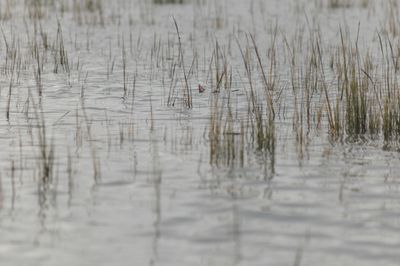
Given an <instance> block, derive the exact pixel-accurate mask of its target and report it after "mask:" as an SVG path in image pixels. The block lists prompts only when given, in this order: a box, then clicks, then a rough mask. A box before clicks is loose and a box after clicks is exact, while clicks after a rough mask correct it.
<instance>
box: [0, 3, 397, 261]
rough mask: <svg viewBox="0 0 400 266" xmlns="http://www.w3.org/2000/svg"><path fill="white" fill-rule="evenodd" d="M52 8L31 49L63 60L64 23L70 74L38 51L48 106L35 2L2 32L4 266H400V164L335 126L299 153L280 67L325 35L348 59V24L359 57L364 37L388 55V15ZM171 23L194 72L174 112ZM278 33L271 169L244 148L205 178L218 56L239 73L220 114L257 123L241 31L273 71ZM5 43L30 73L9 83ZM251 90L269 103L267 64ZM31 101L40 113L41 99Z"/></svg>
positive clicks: (259, 6) (316, 132) (291, 8)
mask: <svg viewBox="0 0 400 266" xmlns="http://www.w3.org/2000/svg"><path fill="white" fill-rule="evenodd" d="M5 2H7V1H2V2H1V5H2V10H1V12H3V16H5V15H4V14H6V13H7V12H6V10H7V6H8V5H7V3H5ZM27 2H29V1H27ZM48 2H51V1H48ZM55 2H56V3H55V5H54V6H53V5H52V4H51V3H47V2H46V1H43V6H41V7H40V8H41V10H42V12H43V14H42V17H41V19H40V20H36V22H37V24H36V29H37V32H36V36H37V37H36V38H37V39H38V42H39V43H42V44H43V35H41V34H40V28H42V31H43V32H44V34H46V35H47V38H48V42H49V45H50V46H51V47H53V46H55V45H54V44H55V43H57V38H56V36H57V29H58V26H57V19H58V20H59V23H60V27H61V28H62V34H63V40H64V45H65V50H66V52H67V56H68V61H69V66H70V72H69V73H67V72H64V71H59V72H58V73H54V71H53V70H54V64H55V63H54V54H55V53H57V51H58V52H59V50H57V48H50V49H49V50H48V51H45V50H44V49H43V47H42V46H41V47H42V48H41V51H42V52H41V54H42V55H43V58H44V59H43V61H42V63H43V65H44V67H43V73H42V84H43V96H42V97H38V96H37V89H36V88H37V86H36V83H35V78H34V75H33V72H34V70H35V67H36V66H35V61H34V60H33V59H32V58H30V57H29V55H30V48H29V47H31V42H32V40H33V39H34V37H33V36H35V31H34V24H35V23H34V22H33V21H34V20H33V19H31V18H29V15H28V10H27V4H24V1H22V0H21V1H15V2H14V1H12V3H11V4H10V5H9V6H8V8H9V9H10V12H11V17H9V18H8V19H3V20H2V21H1V27H2V29H3V32H4V34H3V36H4V38H3V39H5V40H6V41H2V42H1V44H0V45H1V46H0V56H1V58H2V59H3V60H2V61H3V62H2V63H0V64H1V69H2V74H1V76H0V81H1V98H0V99H1V101H0V109H1V112H0V125H1V127H0V139H1V141H0V147H1V148H0V162H1V163H0V171H1V187H0V188H1V190H0V234H1V236H2V237H1V238H0V262H1V264H2V265H19V266H20V265H171V266H172V265H173V266H177V265H218V266H221V265H274V266H276V265H377V264H382V265H400V254H399V252H398V249H399V248H400V233H399V229H400V219H399V217H400V201H399V196H400V190H399V189H400V186H399V185H400V182H399V179H398V177H399V175H398V173H399V170H400V167H399V163H398V162H399V159H400V154H399V153H398V152H397V151H396V150H384V149H382V146H383V144H382V141H381V140H380V139H379V138H378V139H377V140H369V139H366V140H364V141H362V142H357V143H351V142H347V141H346V140H344V141H342V142H331V141H330V140H329V137H328V136H327V127H326V125H325V124H323V125H322V126H321V127H320V128H319V129H317V128H316V127H314V128H313V129H312V130H311V132H310V133H309V135H308V138H307V139H308V140H307V144H306V145H303V146H300V147H299V144H298V142H297V141H296V134H295V131H294V129H293V113H294V111H293V109H294V105H293V102H294V100H293V95H292V88H291V85H290V69H289V67H288V65H290V64H288V63H287V62H288V61H289V60H290V59H289V58H288V54H287V52H285V39H286V41H287V42H288V43H293V42H294V43H295V42H297V41H299V37H298V36H304V38H305V39H306V38H308V37H306V36H308V33H307V32H308V31H309V28H308V27H311V26H310V25H311V24H312V25H318V27H319V28H320V32H322V37H323V38H322V45H323V47H324V49H325V51H326V53H327V56H326V58H327V59H326V60H328V59H329V55H330V54H331V53H330V52H329V51H332V49H334V48H332V47H335V46H337V45H340V31H339V29H340V26H342V27H343V28H345V29H346V31H347V32H349V36H351V37H350V38H351V40H354V41H353V42H355V40H356V37H357V31H358V23H359V22H360V27H359V29H360V33H359V39H360V49H362V50H363V51H366V50H369V49H370V50H371V53H372V54H373V55H376V54H379V49H380V48H379V41H378V39H377V35H376V32H377V31H380V30H381V29H382V28H384V27H386V25H387V10H388V8H389V7H388V6H386V5H385V4H381V3H380V2H379V3H378V2H375V1H370V3H369V4H368V5H367V6H366V7H365V6H364V5H363V4H362V3H363V1H359V2H357V1H345V2H349V3H354V4H353V5H350V6H347V5H344V6H341V7H339V8H330V7H329V5H328V4H327V3H325V2H323V1H311V2H312V3H310V2H309V1H294V0H285V1H278V0H264V1H262V0H261V1H240V0H226V1H211V0H210V1H193V2H191V1H189V2H187V3H185V4H182V5H179V4H176V5H174V4H165V5H155V4H152V3H150V1H147V0H136V1H124V0H121V1H107V0H103V1H101V2H102V4H101V8H99V7H98V6H97V4H96V3H99V2H96V1H93V3H92V4H93V6H92V4H91V3H89V4H88V2H91V1H86V3H85V1H76V3H80V2H81V4H82V5H81V8H77V6H75V7H74V5H73V2H75V1H67V0H65V1H55ZM327 2H328V1H327ZM92 9H93V10H92ZM100 10H101V12H100ZM172 16H173V17H175V19H176V20H177V23H178V25H179V31H180V34H181V37H182V46H183V50H184V57H185V64H186V71H187V72H190V71H192V73H191V74H190V77H189V84H190V88H191V90H192V96H193V108H191V109H188V108H185V107H184V106H182V104H181V101H180V99H181V97H182V95H183V94H182V91H181V88H182V87H184V79H183V76H182V73H183V72H182V69H181V67H179V66H176V71H177V73H178V74H177V77H178V78H177V79H176V80H177V81H175V85H174V87H176V88H177V92H176V95H175V96H176V98H177V100H176V105H175V106H168V105H167V100H168V94H169V90H170V84H171V64H172V63H173V62H176V58H178V57H179V48H178V47H179V45H178V40H177V35H176V31H175V26H174V23H173V19H172ZM307 21H308V22H307ZM396 23H397V22H396ZM276 25H277V33H276V36H277V37H276V38H277V41H276V50H277V55H276V57H277V60H278V61H279V62H280V63H278V65H277V71H276V73H275V74H276V76H277V86H278V88H279V89H278V90H279V91H281V95H282V96H281V97H282V98H281V101H280V102H281V104H280V106H281V108H280V111H279V112H278V114H277V118H276V132H275V136H276V148H275V154H274V156H265V154H264V152H260V151H257V149H256V148H255V147H254V146H253V145H251V144H250V141H249V142H246V143H247V144H246V145H245V150H244V160H243V163H242V165H240V164H239V163H234V164H223V163H222V164H219V165H215V164H210V139H209V135H208V132H209V128H210V115H211V114H210V106H211V105H212V100H211V99H212V97H213V94H214V93H213V92H212V88H213V86H215V83H212V82H211V80H212V79H213V78H214V77H213V75H215V73H214V72H213V71H215V69H214V68H215V53H214V52H213V51H214V48H215V44H216V42H218V45H219V46H220V48H221V51H223V52H221V54H224V56H223V57H224V58H226V61H227V62H228V64H229V66H230V67H231V73H232V89H231V93H230V94H229V93H227V92H221V93H220V94H221V99H225V101H227V99H228V95H230V102H231V108H232V110H233V116H234V117H236V118H237V119H240V118H243V119H245V117H246V115H247V109H248V101H247V96H246V95H248V91H249V88H248V80H247V78H246V74H245V71H244V67H243V61H242V58H241V54H240V50H239V48H238V44H237V41H238V42H239V43H241V44H242V45H243V47H244V46H245V44H246V35H245V34H246V33H251V34H253V36H255V37H256V39H257V43H258V45H259V49H260V52H261V53H262V56H263V58H264V57H265V58H266V56H267V54H268V48H269V47H271V45H270V44H271V40H272V38H273V36H274V29H275V26H276ZM307 25H308V26H307ZM296 36H297V37H296ZM13 40H14V41H13ZM247 41H248V42H249V43H250V41H249V36H247ZM6 42H7V45H8V46H10V47H11V46H15V47H19V48H18V54H20V58H21V63H20V64H21V67H20V68H19V69H20V71H19V72H18V73H19V74H18V76H17V75H16V74H15V75H14V76H12V75H11V74H10V73H3V72H5V70H4V69H6V67H5V66H6V64H10V63H6V57H7V55H6V49H7V45H6ZM304 43H306V40H305V41H304ZM393 43H396V42H395V40H394V41H393ZM124 50H125V54H126V69H127V70H126V72H127V94H126V95H125V96H126V97H123V96H124V89H123V58H122V54H123V51H124ZM301 51H306V46H304V49H301V48H299V54H300V55H301ZM193 58H196V60H193ZM213 58H214V59H213ZM213 60H214V61H213ZM379 60H380V59H379ZM380 62H381V61H378V63H380ZM189 69H191V70H190V71H189ZM210 69H214V70H210ZM3 70H4V71H3ZM213 73H214V74H213ZM330 75H332V74H331V73H329V72H327V76H328V77H329V76H330ZM254 79H255V80H256V81H255V84H256V85H255V87H256V89H257V90H258V89H260V85H259V84H261V80H260V79H261V77H260V76H259V74H258V72H257V70H256V67H254ZM10 80H13V81H14V82H13V86H12V97H11V104H10V120H9V121H7V120H6V115H5V113H6V108H7V98H8V88H9V84H10ZM214 82H215V81H214ZM332 82H333V81H332ZM133 83H135V86H134V84H133ZM198 84H203V85H204V87H205V89H206V91H205V92H204V93H199V92H198V89H197V86H198ZM133 88H135V90H134V93H133ZM29 91H31V94H33V95H34V96H32V97H33V99H34V100H32V99H31V100H28V99H29V98H28V97H29ZM315 101H316V105H317V102H318V99H316V100H315ZM39 102H40V104H41V105H40V106H41V109H40V108H39V107H37V106H39V105H37V104H39ZM35 104H36V105H35ZM35 106H36V107H35ZM35 110H36V112H38V113H39V115H40V113H41V112H43V116H44V120H45V124H46V139H47V143H48V144H47V145H49V146H51V145H52V146H53V147H54V167H53V175H52V176H51V179H50V181H48V182H46V185H45V186H43V184H42V182H41V180H42V176H41V174H40V172H39V171H38V169H39V168H40V167H39V166H40V163H41V160H40V159H38V158H40V149H39V145H40V142H39V139H40V136H39V130H38V128H37V122H38V115H35ZM2 114H4V116H3V117H2V116H1V115H2ZM39 120H40V119H39ZM235 130H236V131H237V130H239V131H240V126H239V127H238V124H235ZM233 138H237V139H239V136H238V135H235V134H234V135H233ZM271 157H273V158H271ZM93 164H97V171H98V172H99V175H98V176H97V177H94V168H93Z"/></svg>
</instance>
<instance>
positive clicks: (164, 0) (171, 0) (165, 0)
mask: <svg viewBox="0 0 400 266" xmlns="http://www.w3.org/2000/svg"><path fill="white" fill-rule="evenodd" d="M183 2H184V1H183V0H153V3H154V4H159V5H161V4H183Z"/></svg>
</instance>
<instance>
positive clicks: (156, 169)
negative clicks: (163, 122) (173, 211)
mask: <svg viewBox="0 0 400 266" xmlns="http://www.w3.org/2000/svg"><path fill="white" fill-rule="evenodd" d="M150 153H151V158H152V163H153V166H152V167H153V170H152V172H151V175H152V176H151V180H150V182H151V183H152V184H153V188H154V197H155V198H154V206H153V210H154V216H155V218H154V222H153V227H154V236H153V240H152V248H153V255H152V258H151V259H150V263H149V265H155V264H156V262H157V260H158V245H159V239H160V237H161V229H160V226H161V220H162V217H161V215H162V209H161V208H162V204H161V198H162V197H161V196H162V195H161V182H162V172H161V168H160V165H161V164H160V163H161V162H160V155H159V151H158V141H157V139H156V134H155V132H153V130H152V131H151V132H150Z"/></svg>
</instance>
